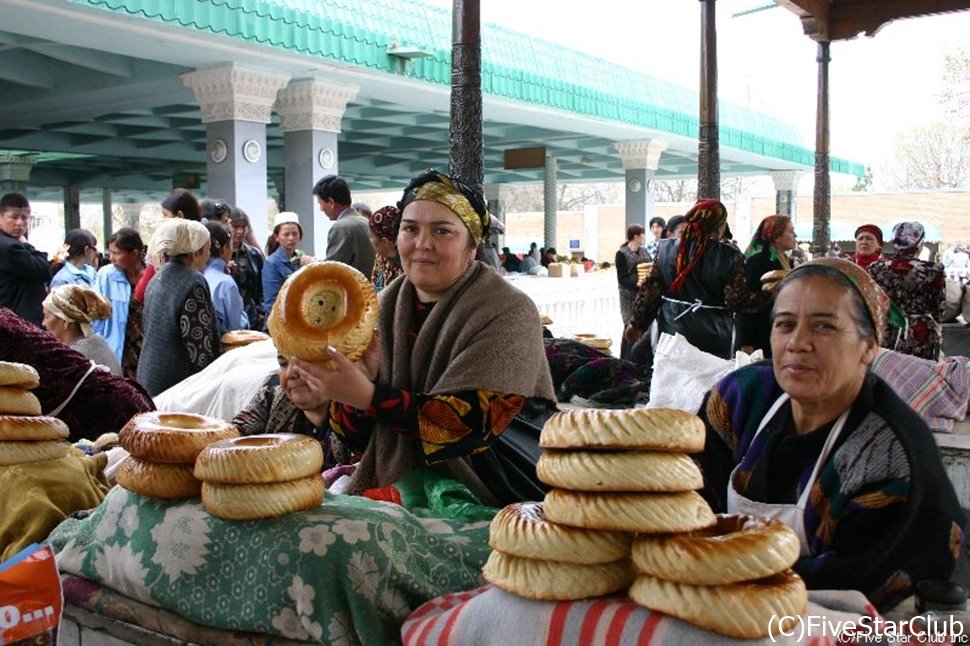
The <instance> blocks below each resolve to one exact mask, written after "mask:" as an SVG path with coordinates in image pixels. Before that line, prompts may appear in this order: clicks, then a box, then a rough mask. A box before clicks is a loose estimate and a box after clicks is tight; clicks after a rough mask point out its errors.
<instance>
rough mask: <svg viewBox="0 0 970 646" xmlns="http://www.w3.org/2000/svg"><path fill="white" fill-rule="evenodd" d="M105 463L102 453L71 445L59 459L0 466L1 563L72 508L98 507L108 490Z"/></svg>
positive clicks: (42, 537)
mask: <svg viewBox="0 0 970 646" xmlns="http://www.w3.org/2000/svg"><path fill="white" fill-rule="evenodd" d="M106 463H107V456H106V455H104V454H102V455H98V456H94V457H87V456H85V455H84V454H82V453H81V452H80V451H78V450H76V449H73V448H72V449H68V454H67V455H66V456H65V457H63V458H59V459H57V460H45V461H43V462H31V463H28V464H12V465H8V466H0V509H2V510H3V511H2V513H0V562H2V561H6V560H7V559H9V558H10V557H11V556H13V555H14V554H16V553H17V552H19V551H20V550H22V549H23V548H25V547H27V546H28V545H30V544H31V543H40V542H41V541H43V540H45V539H46V538H47V535H48V534H50V533H51V530H52V529H54V528H55V527H57V525H58V523H60V522H61V521H62V520H64V519H65V518H67V517H68V516H69V515H70V514H72V513H74V512H75V511H78V510H80V509H91V508H92V507H97V506H98V505H99V504H100V503H101V501H102V500H104V496H105V494H106V493H107V492H108V485H107V484H105V482H104V481H103V480H102V475H103V473H104V467H105V464H106Z"/></svg>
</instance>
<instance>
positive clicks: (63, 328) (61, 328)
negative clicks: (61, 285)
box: [41, 307, 71, 343]
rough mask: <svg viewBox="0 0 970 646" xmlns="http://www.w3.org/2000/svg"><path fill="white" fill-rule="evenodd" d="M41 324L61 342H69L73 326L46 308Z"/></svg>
mask: <svg viewBox="0 0 970 646" xmlns="http://www.w3.org/2000/svg"><path fill="white" fill-rule="evenodd" d="M41 323H42V325H43V326H44V329H45V330H47V331H48V332H50V333H51V334H53V335H54V336H56V337H57V338H58V339H59V340H60V341H62V342H64V343H67V342H68V341H67V337H68V336H69V335H68V331H69V329H70V327H71V324H70V323H68V322H67V321H65V320H64V319H62V318H60V317H58V316H56V315H55V314H54V313H53V312H51V311H50V310H49V309H47V308H46V307H45V308H44V320H43V321H42V322H41Z"/></svg>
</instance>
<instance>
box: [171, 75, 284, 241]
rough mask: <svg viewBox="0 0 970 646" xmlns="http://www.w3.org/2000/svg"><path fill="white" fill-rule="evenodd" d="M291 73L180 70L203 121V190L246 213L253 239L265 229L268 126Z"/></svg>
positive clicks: (258, 236)
mask: <svg viewBox="0 0 970 646" xmlns="http://www.w3.org/2000/svg"><path fill="white" fill-rule="evenodd" d="M289 78H290V77H289V75H287V74H278V73H276V72H270V71H267V70H260V69H253V68H248V67H242V66H240V65H235V64H230V65H223V66H220V67H209V68H204V69H199V70H196V71H194V72H187V73H185V74H182V82H183V83H185V85H186V86H187V87H189V88H191V89H192V91H193V92H194V93H195V99H196V101H198V102H199V107H200V108H201V109H202V123H204V124H206V151H207V154H206V191H205V195H204V196H199V197H213V198H222V199H224V200H226V201H227V202H229V203H230V204H232V205H233V206H238V207H239V208H241V209H243V210H244V211H245V212H246V213H247V214H248V215H249V221H250V223H251V224H252V227H253V233H254V234H255V235H256V239H257V240H265V239H266V232H267V222H266V199H267V197H268V182H267V179H266V152H267V151H266V124H268V123H269V122H270V117H271V115H272V108H273V103H274V102H275V101H276V93H277V92H278V91H279V89H280V88H281V87H283V86H284V85H286V82H287V81H288V80H289Z"/></svg>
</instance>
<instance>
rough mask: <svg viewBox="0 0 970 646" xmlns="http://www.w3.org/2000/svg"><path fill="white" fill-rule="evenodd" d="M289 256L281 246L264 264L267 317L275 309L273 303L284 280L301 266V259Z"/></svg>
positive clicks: (264, 292) (264, 305) (264, 307)
mask: <svg viewBox="0 0 970 646" xmlns="http://www.w3.org/2000/svg"><path fill="white" fill-rule="evenodd" d="M294 259H296V257H295V256H294V258H289V257H287V255H286V252H285V251H283V247H280V248H279V249H277V250H276V251H274V252H273V253H271V254H270V255H269V256H268V257H267V258H266V263H265V264H264V265H263V311H264V312H266V316H267V318H268V317H269V313H270V312H272V311H273V303H275V302H276V295H277V294H279V293H280V287H282V286H283V282H284V281H285V280H286V279H287V278H289V277H290V275H291V274H292V273H293V272H294V271H296V270H297V269H298V268H299V266H300V261H299V260H298V259H296V262H293V260H294Z"/></svg>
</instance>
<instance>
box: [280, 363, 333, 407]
mask: <svg viewBox="0 0 970 646" xmlns="http://www.w3.org/2000/svg"><path fill="white" fill-rule="evenodd" d="M276 360H277V361H279V364H280V386H281V387H282V388H283V393H284V394H285V395H286V397H287V399H289V400H290V401H291V402H293V404H294V405H295V406H296V407H297V408H299V409H300V410H315V409H317V408H319V407H320V406H322V405H323V404H324V401H323V399H322V398H320V397H319V396H317V395H314V394H313V393H312V392H311V391H310V388H309V387H308V386H307V383H306V382H305V381H304V380H303V378H302V377H299V376H297V372H296V371H290V363H289V361H287V359H286V357H282V356H277V357H276Z"/></svg>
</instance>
